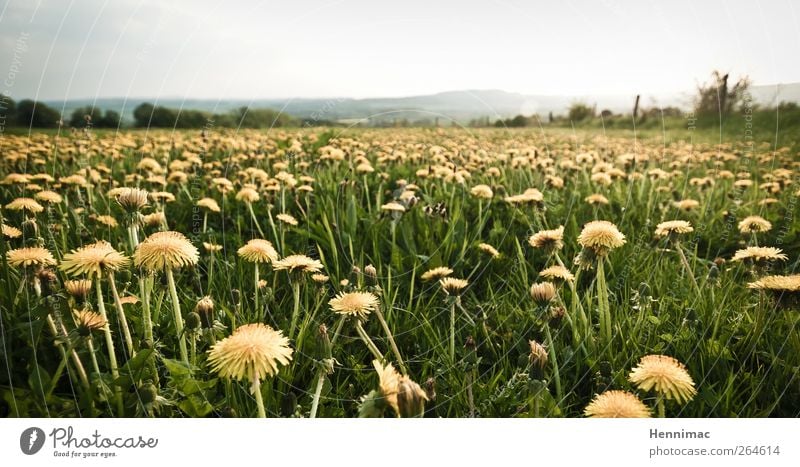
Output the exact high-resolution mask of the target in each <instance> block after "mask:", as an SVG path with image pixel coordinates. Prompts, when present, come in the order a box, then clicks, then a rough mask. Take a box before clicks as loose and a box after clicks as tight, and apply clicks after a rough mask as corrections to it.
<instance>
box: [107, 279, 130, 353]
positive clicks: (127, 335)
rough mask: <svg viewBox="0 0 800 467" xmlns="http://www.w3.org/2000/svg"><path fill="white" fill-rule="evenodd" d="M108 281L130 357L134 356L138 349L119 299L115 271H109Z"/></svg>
mask: <svg viewBox="0 0 800 467" xmlns="http://www.w3.org/2000/svg"><path fill="white" fill-rule="evenodd" d="M108 283H109V285H110V286H111V296H112V297H113V298H114V306H115V307H116V308H117V319H119V325H120V327H122V335H123V337H124V338H125V346H126V348H127V349H128V355H129V357H128V358H133V357H134V356H135V355H136V351H135V350H134V349H133V338H132V337H131V330H130V329H129V328H128V320H127V318H125V310H124V309H123V308H122V302H120V300H119V293H118V292H117V284H116V282H115V281H114V273H113V272H111V271H108Z"/></svg>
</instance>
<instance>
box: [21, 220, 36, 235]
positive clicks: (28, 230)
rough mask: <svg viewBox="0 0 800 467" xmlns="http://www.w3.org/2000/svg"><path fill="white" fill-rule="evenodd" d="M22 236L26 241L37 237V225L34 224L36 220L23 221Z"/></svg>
mask: <svg viewBox="0 0 800 467" xmlns="http://www.w3.org/2000/svg"><path fill="white" fill-rule="evenodd" d="M22 235H23V236H24V237H25V238H28V239H31V238H38V237H39V224H37V223H36V219H33V218H28V219H25V221H24V222H23V223H22Z"/></svg>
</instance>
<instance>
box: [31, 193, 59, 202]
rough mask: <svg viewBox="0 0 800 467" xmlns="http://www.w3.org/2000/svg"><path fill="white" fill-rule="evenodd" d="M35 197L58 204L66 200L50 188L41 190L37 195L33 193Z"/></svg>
mask: <svg viewBox="0 0 800 467" xmlns="http://www.w3.org/2000/svg"><path fill="white" fill-rule="evenodd" d="M33 197H34V198H36V199H38V200H39V201H43V202H45V203H51V204H58V203H60V202H61V201H63V200H64V198H63V197H62V196H61V195H59V194H58V193H56V192H55V191H50V190H44V191H40V192H38V193H36V194H35V195H33Z"/></svg>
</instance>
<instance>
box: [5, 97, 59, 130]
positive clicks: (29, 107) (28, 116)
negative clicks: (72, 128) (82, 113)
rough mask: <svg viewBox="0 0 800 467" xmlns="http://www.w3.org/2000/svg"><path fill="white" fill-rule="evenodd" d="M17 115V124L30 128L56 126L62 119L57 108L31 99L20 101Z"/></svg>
mask: <svg viewBox="0 0 800 467" xmlns="http://www.w3.org/2000/svg"><path fill="white" fill-rule="evenodd" d="M16 115H17V117H16V123H17V125H19V126H22V127H30V128H55V127H56V126H58V122H59V121H60V120H61V114H59V113H58V111H57V110H55V109H53V108H51V107H48V106H47V105H45V104H44V103H42V102H36V101H32V100H30V99H25V100H21V101H19V103H18V104H17V114H16Z"/></svg>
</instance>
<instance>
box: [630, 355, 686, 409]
mask: <svg viewBox="0 0 800 467" xmlns="http://www.w3.org/2000/svg"><path fill="white" fill-rule="evenodd" d="M628 380H630V382H631V383H633V384H635V385H636V387H638V388H639V389H641V390H642V391H650V390H654V391H655V392H656V393H658V394H659V395H660V396H662V397H665V398H667V399H674V400H675V401H676V402H678V403H680V404H683V403H686V402H689V401H690V400H692V399H693V398H694V396H695V394H697V390H696V389H695V387H694V381H693V380H692V377H691V376H690V375H689V372H688V371H686V367H685V366H684V365H683V363H681V362H679V361H678V360H676V359H674V358H672V357H669V356H667V355H646V356H644V357H642V359H641V360H639V364H638V365H636V367H635V368H634V369H633V370H632V371H631V373H630V375H628Z"/></svg>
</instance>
